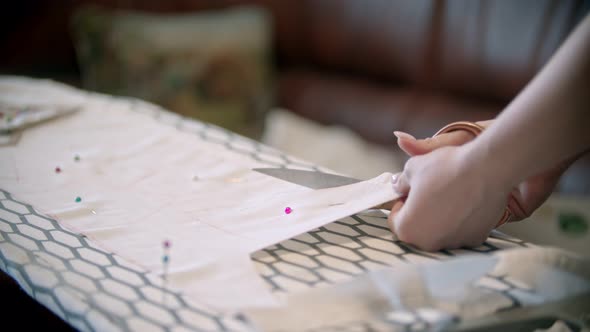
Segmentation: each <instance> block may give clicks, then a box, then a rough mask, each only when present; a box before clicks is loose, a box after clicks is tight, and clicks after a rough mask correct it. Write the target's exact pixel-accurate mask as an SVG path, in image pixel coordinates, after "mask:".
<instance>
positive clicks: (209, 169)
mask: <svg viewBox="0 0 590 332" xmlns="http://www.w3.org/2000/svg"><path fill="white" fill-rule="evenodd" d="M15 95H18V98H17V99H18V100H21V101H29V100H36V101H37V102H40V101H43V102H44V103H47V104H50V103H59V104H60V105H69V106H79V107H80V109H79V110H78V111H77V112H75V113H73V114H70V115H68V116H64V117H59V118H55V119H53V120H52V121H48V122H45V123H40V124H38V125H37V126H34V127H30V128H27V129H26V130H24V131H23V132H22V133H21V135H20V137H19V139H18V141H17V142H16V143H15V144H14V145H11V146H4V147H2V148H0V164H1V166H0V174H1V175H0V188H3V189H5V190H7V191H9V192H11V193H12V194H13V195H14V197H16V198H18V199H21V200H23V201H26V202H29V203H30V204H32V205H33V206H35V207H36V208H38V209H39V210H40V211H42V212H44V213H47V214H49V215H51V216H53V217H55V218H56V219H57V220H58V221H59V222H60V223H62V224H64V225H67V226H68V227H69V228H71V229H72V230H75V231H76V232H78V233H81V234H84V235H87V236H88V237H90V238H92V239H93V240H95V241H96V242H98V243H99V244H101V245H102V246H103V247H105V248H107V249H109V250H111V251H113V252H115V253H117V254H119V255H120V256H122V257H124V258H126V259H128V260H130V261H133V262H134V263H136V264H138V265H140V266H143V267H145V268H147V269H149V270H151V271H154V272H156V273H160V272H162V247H161V244H162V241H163V240H165V239H169V240H170V241H171V242H172V245H173V247H172V249H171V255H170V257H171V263H170V266H169V269H168V271H169V280H170V286H171V287H179V288H181V289H182V291H183V292H185V293H186V294H189V295H194V296H197V297H199V300H201V301H203V302H206V303H207V302H208V303H209V304H213V305H215V306H217V307H219V308H230V307H232V308H233V307H235V306H241V305H253V304H261V303H260V302H265V301H262V300H261V299H264V297H263V296H261V294H260V292H264V293H267V290H266V289H265V287H264V286H262V284H261V283H260V282H259V280H258V278H259V277H258V275H257V274H256V273H255V272H254V271H253V270H252V268H251V266H249V263H243V264H242V263H239V264H234V263H231V264H232V266H233V272H232V273H234V274H235V278H233V279H232V280H234V282H239V283H240V284H239V285H241V287H237V286H236V287H235V289H236V290H238V289H239V290H241V291H243V292H245V293H244V294H243V296H244V297H243V299H245V300H248V296H247V295H248V294H251V295H254V294H257V296H258V297H259V298H256V299H252V301H251V302H248V301H246V302H248V303H239V304H236V302H235V298H236V296H235V293H234V296H231V298H229V297H228V296H224V294H226V295H227V289H226V288H224V285H227V284H228V283H230V282H231V281H230V280H228V279H227V278H220V277H221V276H223V274H224V273H225V272H224V271H223V269H221V268H219V266H220V264H221V265H223V264H224V263H223V262H246V260H245V259H247V257H248V256H247V255H248V254H249V253H252V252H254V251H256V250H258V249H261V248H264V247H266V246H268V245H271V244H274V243H277V242H280V241H282V240H284V239H287V238H290V237H293V236H295V235H298V234H300V233H304V232H306V231H308V230H311V229H314V228H316V227H319V226H322V225H324V224H326V223H329V222H331V221H334V220H337V219H339V218H342V217H345V216H348V215H351V214H353V213H356V212H359V211H362V210H364V209H367V208H370V207H372V206H376V205H378V204H381V203H384V202H387V201H390V200H393V199H395V198H396V194H394V192H393V190H392V188H391V185H390V177H391V174H388V173H384V174H382V175H381V176H378V177H376V178H374V179H372V180H369V181H365V182H361V183H357V184H354V185H350V186H345V187H340V188H332V189H325V190H317V191H314V190H311V189H307V188H304V187H300V186H297V185H294V184H290V183H287V182H284V181H281V180H278V179H275V178H272V177H269V176H265V175H263V174H259V173H257V172H253V171H251V169H252V168H255V167H263V166H268V165H266V164H263V163H259V162H256V161H255V160H253V159H252V158H250V157H248V156H247V155H243V154H239V153H236V152H234V151H230V150H226V149H224V148H223V147H222V146H220V145H219V144H215V143H210V142H207V141H204V140H200V139H198V138H197V137H195V136H194V135H193V134H189V133H187V132H181V131H179V130H177V129H176V128H175V127H174V126H172V125H166V124H163V122H167V121H162V120H156V119H154V118H152V117H150V116H149V115H147V114H145V113H146V112H147V111H146V112H141V111H139V112H138V111H134V110H131V109H130V105H131V103H129V102H128V101H125V100H121V99H113V98H110V97H107V96H102V95H95V94H84V93H82V92H80V91H77V90H75V89H70V88H67V87H61V86H59V85H50V84H47V85H45V84H40V83H36V84H31V81H29V80H26V79H18V78H3V79H2V80H0V100H2V101H3V102H5V103H10V102H12V103H13V104H18V102H17V101H15V98H14V96H15ZM137 107H138V108H141V107H147V106H146V105H144V104H138V105H137ZM173 121H175V119H174V118H171V119H170V121H168V122H173ZM194 125H195V126H199V125H200V124H199V123H194ZM75 155H79V156H80V161H75V160H74V156H75ZM56 167H60V169H61V172H60V173H56V172H55V171H54V170H55V168H56ZM195 177H196V178H195ZM77 196H80V198H81V199H82V201H81V202H79V203H77V202H75V198H76V197H77ZM286 207H291V208H292V209H293V212H292V213H291V214H285V212H284V209H285V208H286ZM228 264H229V263H228ZM240 266H241V268H239V267H240ZM204 269H205V270H204ZM224 277H225V276H224ZM215 290H219V291H220V292H221V293H219V294H217V293H216V294H211V292H212V291H215ZM209 299H210V301H208V300H209ZM270 302H272V300H271V297H270V295H269V296H268V302H267V304H268V303H270Z"/></svg>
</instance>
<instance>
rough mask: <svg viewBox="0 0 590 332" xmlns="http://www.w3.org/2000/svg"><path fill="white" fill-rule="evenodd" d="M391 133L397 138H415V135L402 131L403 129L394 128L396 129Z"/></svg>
mask: <svg viewBox="0 0 590 332" xmlns="http://www.w3.org/2000/svg"><path fill="white" fill-rule="evenodd" d="M393 134H394V135H395V137H397V138H398V139H401V138H405V139H410V140H415V139H416V137H414V136H412V135H410V134H408V133H404V132H403V131H398V130H396V131H394V132H393Z"/></svg>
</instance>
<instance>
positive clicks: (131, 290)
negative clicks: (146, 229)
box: [0, 190, 243, 331]
mask: <svg viewBox="0 0 590 332" xmlns="http://www.w3.org/2000/svg"><path fill="white" fill-rule="evenodd" d="M0 194H1V195H2V197H3V199H2V200H1V201H0V202H1V203H2V206H1V207H0V212H1V213H0V225H9V224H14V223H15V221H16V220H18V221H19V223H17V227H0V262H2V264H0V268H2V269H3V270H4V271H5V272H6V273H8V274H9V275H11V276H12V277H13V278H15V279H16V280H17V281H18V282H19V284H20V285H21V286H22V287H23V289H25V291H27V293H29V295H31V296H33V297H35V299H36V300H37V301H39V302H40V303H42V304H44V305H45V306H46V307H48V308H49V309H50V310H52V311H53V312H54V313H56V314H57V315H59V316H61V317H62V318H63V319H64V320H65V321H67V322H69V323H70V324H72V326H74V327H76V328H77V329H79V330H81V331H93V330H118V331H135V330H138V329H139V330H144V329H146V328H149V329H150V330H162V331H166V330H171V329H173V328H183V327H184V328H186V329H188V330H194V329H199V330H228V329H227V328H226V325H230V324H227V323H226V322H227V321H228V320H233V321H232V322H231V325H232V326H237V327H243V324H242V323H241V321H239V320H236V319H235V318H233V317H224V316H223V315H221V314H219V313H216V312H214V311H212V310H211V309H209V308H205V307H202V306H199V305H197V304H195V303H192V302H189V301H188V300H187V299H186V298H185V297H183V296H181V295H180V294H179V293H176V292H174V291H171V290H169V289H167V288H163V287H162V282H161V281H160V282H157V281H158V280H161V279H160V278H159V277H157V276H149V272H148V271H144V270H142V269H140V268H134V267H131V265H129V264H121V263H119V262H120V261H121V260H120V259H115V255H114V254H112V253H108V252H105V251H101V250H100V249H97V248H96V246H95V245H93V244H90V243H89V242H88V239H86V238H84V237H82V236H80V235H78V234H75V233H72V232H70V231H68V230H66V229H64V228H62V227H61V226H60V225H59V223H58V222H57V221H56V220H53V219H51V218H49V217H47V216H43V215H40V214H39V213H38V212H36V211H35V209H33V207H32V206H30V205H27V204H25V203H22V202H19V201H17V200H14V199H13V198H12V196H11V195H10V193H8V192H5V191H3V190H0ZM8 209H10V210H9V211H8ZM146 290H149V292H146ZM156 293H157V294H156ZM163 298H165V299H166V300H165V301H164V302H162V299H163ZM178 307H182V310H183V316H182V317H181V315H179V313H178V312H177V309H178ZM187 317H189V318H187ZM238 329H239V328H238Z"/></svg>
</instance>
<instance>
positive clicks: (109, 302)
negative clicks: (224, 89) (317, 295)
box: [0, 97, 528, 331]
mask: <svg viewBox="0 0 590 332" xmlns="http://www.w3.org/2000/svg"><path fill="white" fill-rule="evenodd" d="M104 99H105V101H107V100H108V102H117V103H123V104H125V105H127V107H128V108H129V109H131V110H133V111H136V112H139V113H143V114H146V115H147V116H151V117H153V118H154V119H157V120H158V121H160V122H161V123H162V124H164V125H169V126H173V127H175V128H176V129H177V130H180V131H183V132H186V133H190V134H194V135H195V138H196V139H200V140H203V141H207V142H210V143H212V144H217V145H219V146H222V147H224V148H225V149H228V150H230V151H233V152H235V153H238V154H242V155H245V156H247V157H249V158H252V159H253V160H255V161H257V162H259V163H261V164H264V165H267V166H269V167H290V168H299V169H312V170H323V169H321V168H319V167H317V166H315V165H312V164H309V163H306V162H303V161H300V160H297V159H295V158H292V157H290V156H287V155H285V154H284V153H282V152H280V151H277V150H274V149H272V148H270V147H267V146H265V145H263V144H260V143H258V142H256V141H253V140H250V139H247V138H244V137H241V136H239V135H237V134H234V133H232V132H229V131H227V130H224V129H222V128H219V127H216V126H214V125H210V124H206V123H201V122H199V121H195V120H190V119H186V118H183V117H181V116H179V115H176V114H173V113H170V112H168V111H166V110H163V109H162V108H160V107H158V106H155V105H153V104H149V103H146V102H143V101H141V100H137V99H133V98H116V99H112V98H106V97H105V98H104ZM385 219H386V218H385V216H384V215H383V214H373V215H371V214H359V215H355V216H351V217H349V218H345V219H342V220H339V221H336V222H334V223H331V224H329V225H326V226H324V227H320V228H318V229H315V230H312V231H310V232H308V233H306V234H302V235H300V236H298V237H296V238H293V239H290V240H287V241H284V242H282V243H280V244H277V245H274V246H270V247H268V248H266V249H264V250H261V251H259V252H256V253H254V254H253V255H252V260H253V261H254V263H255V265H256V266H257V268H258V269H259V272H260V274H261V276H262V277H263V279H264V280H265V281H266V282H267V284H268V286H269V288H270V289H271V290H272V291H274V292H280V293H285V292H290V291H295V290H305V289H306V288H310V287H320V286H325V285H329V284H333V283H336V282H341V281H346V280H350V279H351V278H354V277H355V276H358V275H360V274H362V273H365V272H366V271H368V270H372V269H378V268H381V267H384V266H396V265H398V264H408V263H410V264H412V263H416V262H421V261H430V260H444V259H446V258H449V257H453V256H455V255H458V254H462V253H463V252H470V253H479V254H488V253H491V252H493V251H495V250H498V249H501V248H510V247H518V246H527V244H526V243H523V242H522V241H519V240H517V239H513V238H509V237H505V236H497V237H493V238H490V240H489V241H488V242H486V243H485V244H484V245H483V246H481V247H479V248H473V249H465V250H463V251H442V252H439V253H434V254H433V253H425V252H421V251H419V250H417V249H415V248H412V247H410V246H408V245H406V244H404V243H402V242H400V241H398V240H397V239H396V238H394V237H393V236H392V235H391V232H390V231H389V230H388V229H387V227H386V226H385V225H386V223H385ZM0 268H1V269H3V270H4V271H6V272H7V273H8V274H9V275H11V276H12V277H13V278H15V279H16V280H17V281H18V283H19V284H20V285H21V286H22V287H23V289H25V291H27V292H28V293H29V294H30V295H31V296H33V297H35V298H36V299H37V301H39V302H41V303H43V304H44V305H45V306H47V307H48V308H50V309H51V310H53V311H54V312H55V313H56V314H58V315H59V316H61V317H62V318H63V319H64V320H65V321H67V322H69V323H70V324H72V325H73V326H75V327H76V328H77V329H79V330H82V331H92V330H114V331H116V330H120V331H130V330H141V331H143V330H153V331H157V330H162V331H167V330H178V331H183V330H186V331H189V330H203V331H207V330H248V328H247V324H246V323H245V322H244V320H243V318H241V316H227V315H222V314H221V313H219V312H216V311H214V310H211V309H210V308H206V307H204V306H202V305H199V304H197V303H195V302H194V301H189V300H187V299H186V297H185V296H183V295H182V294H180V293H177V292H173V291H171V290H169V289H166V288H163V287H162V284H163V283H162V280H161V279H160V278H159V277H158V276H155V275H151V274H150V273H149V272H148V271H145V270H142V269H140V268H137V267H134V266H132V265H130V264H129V263H127V262H125V261H124V260H123V259H122V258H121V257H118V256H116V255H115V254H112V253H108V252H105V251H103V250H101V249H100V248H99V247H98V246H96V245H95V244H94V243H91V242H90V241H89V240H88V239H87V238H85V237H83V236H80V235H79V234H75V233H73V232H70V231H68V230H66V229H64V228H62V227H61V225H60V224H59V223H58V221H56V220H54V219H52V218H50V217H48V216H44V215H41V214H39V213H38V212H36V211H35V209H34V208H33V207H32V206H30V205H28V204H26V203H23V202H19V201H18V200H16V199H14V198H13V197H12V196H11V194H10V193H8V192H6V191H3V190H1V189H0ZM479 286H480V287H483V288H486V289H489V290H493V291H496V292H499V293H501V294H504V295H505V296H506V298H507V301H506V305H505V306H503V307H501V308H498V310H503V309H506V308H511V307H516V306H519V305H520V304H519V303H518V300H517V295H518V292H527V291H528V290H527V289H526V287H525V286H526V285H520V284H519V283H518V281H515V280H510V279H509V278H507V277H506V276H486V279H485V280H483V281H481V282H480V285H479ZM163 299H165V300H163ZM435 316H436V315H435V313H432V312H430V313H428V312H427V313H423V312H409V313H397V314H395V313H393V314H392V315H390V317H389V318H386V319H384V320H383V321H381V322H379V324H383V323H385V324H387V325H388V326H390V327H394V326H395V327H402V328H403V329H405V330H414V329H419V328H424V327H427V326H428V324H429V317H430V318H431V317H435ZM372 324H373V323H371V322H359V323H358V324H350V325H348V326H339V327H334V328H333V330H334V331H365V330H368V329H371V328H373V327H374V326H373V325H372ZM322 330H324V331H325V330H330V329H322Z"/></svg>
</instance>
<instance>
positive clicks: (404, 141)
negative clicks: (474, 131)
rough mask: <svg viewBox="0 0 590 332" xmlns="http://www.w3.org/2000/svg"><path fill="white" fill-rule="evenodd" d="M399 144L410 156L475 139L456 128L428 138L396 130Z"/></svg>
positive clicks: (395, 133)
mask: <svg viewBox="0 0 590 332" xmlns="http://www.w3.org/2000/svg"><path fill="white" fill-rule="evenodd" d="M394 135H395V136H396V137H397V145H398V146H399V147H400V148H401V149H402V150H404V152H405V153H407V154H408V155H409V156H417V155H422V154H426V153H429V152H431V151H433V150H436V149H438V148H441V147H443V146H452V145H462V144H465V143H467V142H469V141H470V140H472V139H473V135H471V134H470V133H468V132H467V131H465V130H456V131H452V132H450V133H445V134H440V135H438V136H435V137H431V138H426V139H415V138H413V137H412V136H410V135H409V134H406V133H404V132H400V131H395V132H394Z"/></svg>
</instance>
